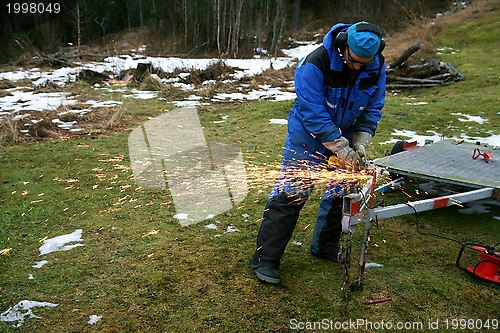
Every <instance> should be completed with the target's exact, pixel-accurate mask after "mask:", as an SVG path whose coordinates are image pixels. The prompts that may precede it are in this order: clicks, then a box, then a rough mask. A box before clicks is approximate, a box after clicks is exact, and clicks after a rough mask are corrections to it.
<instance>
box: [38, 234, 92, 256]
mask: <svg viewBox="0 0 500 333" xmlns="http://www.w3.org/2000/svg"><path fill="white" fill-rule="evenodd" d="M81 240H82V229H78V230H75V231H74V232H73V233H71V234H68V235H62V236H57V237H54V238H51V239H47V240H45V242H43V245H42V246H40V249H39V250H40V255H44V254H48V253H51V252H55V251H68V250H71V249H72V248H74V247H77V246H83V244H73V245H66V244H67V243H72V242H79V241H81Z"/></svg>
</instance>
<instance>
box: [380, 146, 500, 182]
mask: <svg viewBox="0 0 500 333" xmlns="http://www.w3.org/2000/svg"><path fill="white" fill-rule="evenodd" d="M475 148H478V149H480V152H481V153H484V152H486V151H490V152H492V153H493V157H492V158H491V159H490V160H489V163H487V162H486V161H485V159H484V158H483V156H479V157H478V158H477V159H473V158H472V155H473V153H474V149H475ZM497 155H498V156H497ZM374 163H375V164H376V165H378V166H383V167H387V169H388V170H389V172H392V173H398V174H402V175H409V176H416V177H421V178H427V179H433V180H438V181H443V182H448V183H454V184H460V185H466V186H471V187H478V188H480V187H491V188H500V151H496V150H493V149H492V148H491V147H484V146H481V145H475V144H472V143H466V142H464V143H460V144H456V143H455V142H454V141H449V140H443V141H438V142H436V143H432V144H429V145H425V146H422V147H418V148H415V149H411V150H408V151H403V152H400V153H398V154H394V155H391V156H389V157H384V158H378V159H376V160H375V161H374Z"/></svg>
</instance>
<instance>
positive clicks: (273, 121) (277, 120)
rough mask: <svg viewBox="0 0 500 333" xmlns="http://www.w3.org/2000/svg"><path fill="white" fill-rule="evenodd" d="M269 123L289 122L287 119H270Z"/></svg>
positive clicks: (284, 123)
mask: <svg viewBox="0 0 500 333" xmlns="http://www.w3.org/2000/svg"><path fill="white" fill-rule="evenodd" d="M269 123H270V124H277V125H286V124H288V120H286V119H270V120H269Z"/></svg>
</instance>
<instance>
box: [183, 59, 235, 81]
mask: <svg viewBox="0 0 500 333" xmlns="http://www.w3.org/2000/svg"><path fill="white" fill-rule="evenodd" d="M235 70H236V68H233V67H231V66H228V65H226V63H225V62H224V61H223V60H216V61H214V62H212V63H210V64H209V65H208V67H207V68H205V69H192V70H191V71H190V75H189V76H187V77H185V78H183V79H182V81H183V83H186V84H194V85H196V86H199V85H201V84H202V83H203V82H205V81H219V80H223V79H224V78H226V77H227V75H228V74H232V73H234V72H235Z"/></svg>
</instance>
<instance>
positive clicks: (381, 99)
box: [354, 64, 386, 136]
mask: <svg viewBox="0 0 500 333" xmlns="http://www.w3.org/2000/svg"><path fill="white" fill-rule="evenodd" d="M385 86H386V71H385V64H384V65H383V66H382V67H381V69H380V76H379V79H378V81H377V89H376V91H375V93H374V94H373V95H372V96H371V97H370V99H369V100H368V104H367V105H366V107H365V110H364V111H363V113H362V114H361V115H360V116H359V117H358V119H356V123H355V124H354V132H367V133H370V134H371V135H372V136H373V135H375V131H376V130H377V126H378V122H379V121H380V119H381V118H382V109H383V108H384V103H385Z"/></svg>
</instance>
